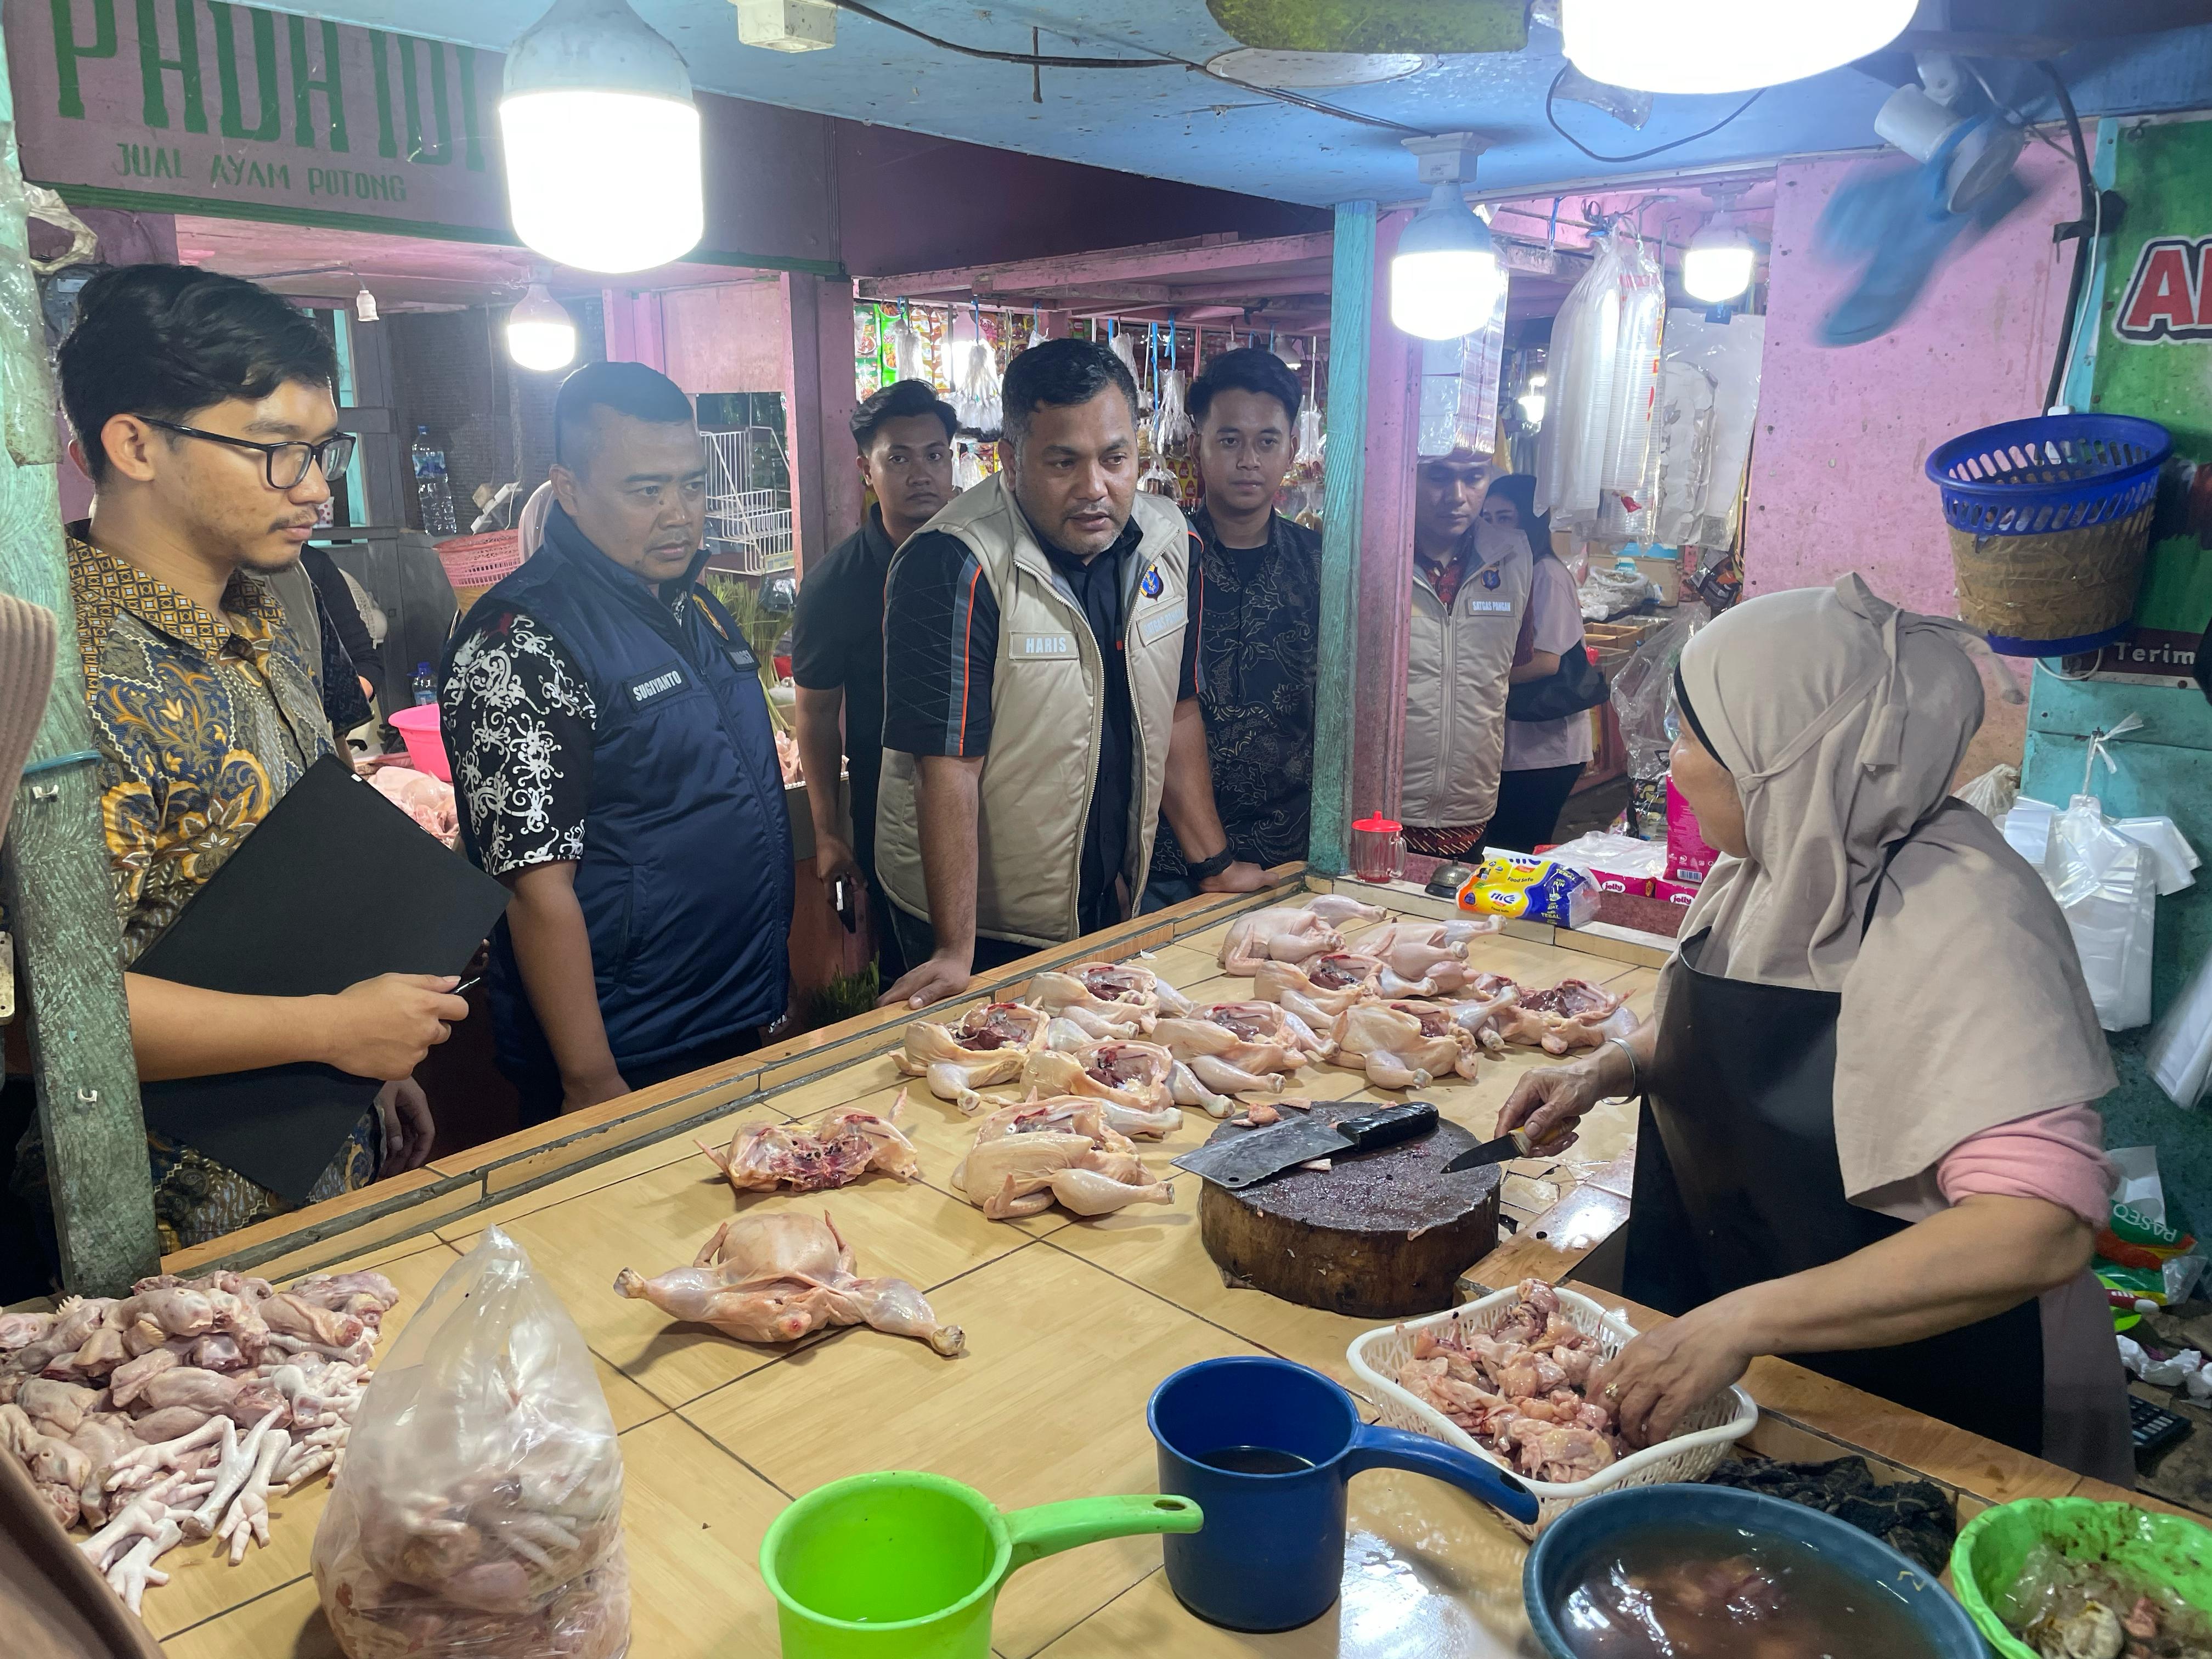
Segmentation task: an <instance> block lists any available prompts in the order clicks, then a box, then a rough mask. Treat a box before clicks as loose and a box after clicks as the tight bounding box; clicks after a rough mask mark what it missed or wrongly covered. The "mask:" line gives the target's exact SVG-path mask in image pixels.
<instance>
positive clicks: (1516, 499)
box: [1481, 472, 1590, 853]
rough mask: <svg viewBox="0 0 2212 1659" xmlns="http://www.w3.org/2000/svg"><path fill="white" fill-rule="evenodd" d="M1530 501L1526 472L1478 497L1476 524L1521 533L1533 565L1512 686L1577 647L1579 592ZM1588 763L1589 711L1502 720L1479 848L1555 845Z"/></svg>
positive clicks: (1545, 518) (1551, 669) (1543, 516)
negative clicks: (1492, 797)
mask: <svg viewBox="0 0 2212 1659" xmlns="http://www.w3.org/2000/svg"><path fill="white" fill-rule="evenodd" d="M1535 498H1536V480H1535V479H1534V477H1531V476H1530V475H1529V474H1528V473H1526V472H1511V473H1508V474H1506V475H1505V476H1504V477H1501V478H1496V479H1493V480H1492V483H1491V485H1490V490H1489V493H1488V494H1486V495H1484V497H1483V498H1482V511H1481V522H1482V523H1483V524H1485V525H1487V526H1491V527H1492V529H1493V530H1494V531H1498V532H1506V531H1516V530H1517V531H1519V532H1522V534H1523V535H1525V536H1526V537H1527V538H1528V551H1529V555H1530V556H1531V557H1532V558H1533V559H1534V568H1533V570H1532V572H1531V574H1530V578H1529V586H1528V616H1527V617H1526V618H1525V619H1524V620H1523V622H1522V628H1521V649H1520V650H1518V651H1516V653H1514V663H1513V671H1512V675H1511V677H1510V684H1513V685H1522V684H1527V683H1528V682H1529V681H1531V680H1541V679H1547V678H1550V677H1551V676H1552V675H1553V674H1556V673H1557V672H1559V663H1560V660H1561V659H1563V658H1565V656H1566V654H1567V653H1569V652H1571V651H1580V650H1583V649H1584V648H1585V647H1584V646H1583V601H1582V592H1581V590H1580V589H1578V588H1577V586H1575V579H1574V575H1573V573H1572V572H1571V571H1570V570H1568V568H1567V567H1566V566H1565V564H1564V563H1562V562H1560V560H1559V556H1558V555H1556V554H1555V553H1553V551H1552V520H1551V518H1550V515H1548V514H1547V513H1539V512H1537V511H1536V506H1535ZM1589 760H1590V716H1589V710H1587V709H1584V710H1583V711H1581V712H1580V713H1577V714H1568V715H1566V716H1565V717H1564V718H1562V719H1559V720H1515V719H1513V718H1512V717H1511V716H1510V714H1509V715H1508V716H1507V718H1506V721H1505V759H1504V769H1503V770H1502V771H1501V772H1500V774H1499V775H1498V810H1497V811H1496V812H1495V813H1493V814H1492V817H1491V820H1490V833H1489V835H1488V836H1486V837H1485V845H1486V846H1489V847H1500V848H1506V849H1508V850H1509V851H1512V852H1516V853H1533V852H1534V851H1535V850H1536V848H1539V847H1541V846H1547V845H1549V844H1550V843H1551V842H1553V841H1554V840H1556V839H1557V838H1558V837H1557V836H1556V834H1555V831H1556V830H1557V829H1558V827H1559V812H1560V811H1561V809H1562V808H1564V807H1565V805H1566V804H1567V797H1568V796H1569V795H1570V794H1571V793H1573V792H1574V787H1575V781H1576V780H1577V778H1579V777H1581V776H1582V775H1583V769H1584V768H1585V767H1587V766H1588V765H1589Z"/></svg>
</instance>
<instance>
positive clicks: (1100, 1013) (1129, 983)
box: [1022, 962, 1191, 1037]
mask: <svg viewBox="0 0 2212 1659" xmlns="http://www.w3.org/2000/svg"><path fill="white" fill-rule="evenodd" d="M1022 1000H1024V1001H1025V1002H1027V1003H1028V1004H1030V1006H1032V1007H1036V1008H1042V1009H1043V1010H1044V1011H1045V1012H1047V1013H1048V1014H1056V1015H1059V1016H1060V1017H1061V1018H1066V1019H1070V1020H1073V1021H1074V1023H1075V1024H1078V1025H1080V1026H1081V1027H1082V1028H1083V1029H1084V1030H1086V1031H1088V1032H1090V1033H1091V1036H1094V1037H1115V1036H1118V1037H1132V1036H1145V1035H1146V1033H1147V1032H1149V1031H1150V1030H1152V1023H1153V1021H1155V1020H1156V1019H1158V1018H1159V1017H1160V1016H1161V1015H1162V1014H1164V1013H1168V1014H1187V1013H1188V1012H1190V1007H1191V1004H1190V999H1189V998H1188V997H1186V996H1185V995H1183V994H1182V992H1180V991H1178V990H1176V987H1174V986H1172V985H1170V984H1169V983H1168V982H1167V981H1165V980H1164V979H1162V978H1161V977H1160V976H1159V975H1158V974H1155V973H1153V972H1152V970H1151V969H1146V968H1130V967H1125V966H1123V965H1122V964H1121V963H1118V962H1079V963H1076V964H1075V965H1074V966H1073V967H1072V968H1069V969H1066V971H1064V972H1060V973H1046V974H1039V975H1036V978H1034V979H1032V980H1030V983H1029V991H1028V994H1026V995H1025V996H1024V998H1023V999H1022Z"/></svg>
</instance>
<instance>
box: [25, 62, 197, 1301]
mask: <svg viewBox="0 0 2212 1659" xmlns="http://www.w3.org/2000/svg"><path fill="white" fill-rule="evenodd" d="M53 410H54V397H53V387H52V380H51V378H50V377H49V375H48V374H47V369H46V328H45V324H44V322H43V321H42V319H41V318H40V310H39V291H38V284H37V282H36V280H35V279H34V278H33V276H32V274H31V265H30V236H29V232H28V230H27V227H26V226H25V223H24V218H23V177H22V173H21V168H20V166H19V164H18V162H17V160H16V155H15V105H14V100H13V98H12V95H11V94H10V92H9V87H8V77H7V47H6V45H5V43H4V41H0V427H4V428H5V435H6V436H5V441H4V442H0V590H4V591H6V592H9V593H12V594H14V595H15V596H16V597H17V598H18V599H28V600H29V601H30V602H31V603H33V605H44V606H45V607H46V609H47V610H49V611H52V612H53V613H54V615H55V617H56V618H57V619H58V622H59V624H60V628H59V634H60V637H59V640H58V642H57V649H56V652H55V655H54V679H55V684H54V691H53V695H52V696H50V697H49V698H48V699H47V702H46V717H45V720H43V721H42V723H41V724H40V727H39V736H38V742H37V744H36V745H35V746H34V747H33V749H32V751H31V763H30V766H29V767H28V768H27V777H26V780H25V783H24V787H23V789H22V791H21V793H20V794H19V795H18V796H17V797H16V802H15V822H14V823H13V824H12V825H11V826H10V827H9V835H8V842H7V846H6V848H5V849H4V854H0V902H4V904H5V905H6V907H7V911H8V915H9V919H10V923H11V925H12V927H14V928H15V934H16V941H17V952H16V955H17V963H18V968H19V970H20V971H21V975H22V977H23V981H24V985H25V988H26V991H27V996H26V998H25V1000H26V1002H27V1004H28V1006H29V1009H30V1025H29V1034H30V1040H31V1062H32V1070H33V1073H35V1076H36V1081H37V1085H38V1098H39V1123H40V1130H41V1132H42V1133H43V1135H44V1138H45V1141H46V1169H47V1175H48V1184H49V1187H50V1188H51V1191H52V1196H53V1202H54V1217H55V1221H56V1224H57V1225H58V1229H59V1231H60V1238H61V1255H62V1283H63V1284H64V1286H65V1287H66V1288H68V1289H69V1290H70V1291H80V1292H83V1293H86V1294H105V1295H114V1294H118V1293H119V1292H122V1291H126V1290H127V1289H128V1288H129V1286H130V1284H131V1280H132V1279H137V1278H142V1277H143V1276H144V1275H146V1274H149V1273H155V1272H158V1271H159V1270H160V1266H161V1263H160V1259H159V1258H160V1249H159V1245H158V1243H157V1237H158V1236H157V1234H156V1232H155V1226H154V1193H153V1186H152V1179H151V1176H150V1174H149V1170H148V1169H147V1164H146V1129H145V1123H144V1121H143V1118H142V1117H141V1116H140V1114H139V1108H138V1072H137V1066H136V1065H135V1064H134V1063H133V1061H132V1059H131V1015H130V1010H129V1008H128V1006H126V1005H125V1001H124V997H123V972H122V967H121V963H122V959H123V957H122V944H123V938H122V930H121V928H120V927H118V924H117V922H116V919H115V908H114V902H113V901H112V898H111V897H110V896H109V892H110V890H109V885H108V874H107V860H106V848H105V845H104V843H103V841H102V839H101V836H100V816H99V801H98V796H97V789H98V781H97V771H96V769H95V768H94V766H93V765H91V764H88V763H87V760H86V758H85V757H87V756H88V753H89V751H90V750H91V749H92V746H93V744H92V725H91V720H90V719H89V717H88V715H87V714H86V712H85V706H84V679H83V669H82V663H81V660H80V659H79V657H78V654H77V643H76V616H75V614H74V611H73V610H72V608H71V606H70V595H69V573H68V567H67V565H66V563H65V562H64V558H63V554H62V527H61V500H60V496H59V495H58V491H57V489H56V487H55V471H56V468H57V467H58V465H59V463H60V460H61V447H60V442H59V440H58V436H57V435H56V432H55V428H54V414H53Z"/></svg>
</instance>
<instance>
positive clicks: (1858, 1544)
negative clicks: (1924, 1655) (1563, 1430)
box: [1521, 1485, 1989, 1659]
mask: <svg viewBox="0 0 2212 1659" xmlns="http://www.w3.org/2000/svg"><path fill="white" fill-rule="evenodd" d="M1683 1526H1703V1527H1724V1528H1738V1527H1740V1528H1742V1529H1743V1530H1744V1531H1746V1532H1748V1533H1751V1534H1755V1535H1757V1536H1759V1537H1764V1538H1784V1539H1792V1540H1795V1541H1797V1542H1799V1543H1802V1544H1803V1545H1805V1546H1806V1547H1808V1548H1810V1549H1813V1550H1815V1551H1817V1552H1818V1553H1820V1555H1821V1556H1822V1557H1824V1558H1825V1559H1826V1560H1827V1561H1828V1562H1830V1563H1831V1564H1832V1565H1834V1566H1836V1567H1838V1568H1840V1569H1841V1570H1842V1571H1844V1572H1846V1573H1848V1574H1849V1575H1850V1576H1851V1577H1854V1578H1860V1579H1863V1580H1865V1581H1866V1583H1869V1584H1878V1585H1882V1586H1885V1587H1886V1588H1887V1589H1888V1590H1890V1591H1891V1592H1893V1593H1894V1594H1895V1595H1898V1596H1899V1598H1901V1599H1902V1600H1903V1601H1904V1602H1905V1607H1906V1610H1907V1612H1908V1613H1910V1614H1911V1617H1912V1619H1913V1620H1915V1622H1916V1623H1917V1624H1918V1626H1919V1627H1920V1629H1921V1630H1922V1632H1923V1633H1924V1634H1925V1635H1926V1637H1927V1638H1928V1640H1929V1644H1930V1645H1931V1646H1932V1647H1933V1648H1934V1650H1935V1651H1936V1653H1938V1654H1940V1655H1942V1659H1986V1656H1987V1654H1988V1651H1989V1650H1988V1649H1987V1648H1986V1647H1984V1645H1983V1642H1982V1637H1981V1632H1979V1631H1978V1630H1976V1629H1975V1628H1974V1621H1973V1620H1972V1619H1969V1618H1968V1617H1967V1616H1966V1609H1965V1608H1964V1607H1960V1605H1959V1604H1958V1602H1957V1601H1954V1600H1953V1599H1952V1596H1951V1594H1950V1592H1949V1591H1948V1590H1946V1589H1944V1588H1943V1587H1942V1585H1941V1584H1939V1583H1936V1580H1935V1579H1934V1578H1932V1577H1929V1575H1928V1574H1927V1573H1926V1572H1924V1571H1922V1570H1921V1568H1920V1567H1919V1566H1918V1565H1916V1564H1915V1563H1914V1562H1912V1561H1910V1560H1908V1559H1906V1558H1905V1557H1904V1556H1902V1555H1899V1553H1897V1552H1896V1551H1895V1550H1893V1549H1892V1548H1890V1547H1889V1546H1888V1545H1887V1544H1885V1543H1883V1542H1882V1541H1881V1540H1880V1539H1879V1538H1875V1537H1874V1536H1872V1535H1871V1534H1867V1533H1863V1532H1861V1531H1860V1530H1859V1529H1858V1528H1857V1527H1853V1526H1847V1525H1846V1524H1844V1522H1841V1521H1838V1520H1837V1519H1836V1517H1835V1516H1832V1515H1823V1514H1822V1513H1821V1512H1820V1510H1810V1509H1807V1508H1806V1507H1805V1506H1804V1505H1803V1504H1792V1503H1790V1502H1788V1501H1787V1500H1785V1499H1783V1498H1770V1497H1768V1496H1767V1495H1766V1494H1765V1492H1743V1491H1740V1490H1738V1489H1737V1488H1735V1487H1733V1486H1690V1485H1674V1486H1625V1487H1621V1488H1620V1489H1619V1490H1617V1491H1613V1492H1601V1493H1600V1494H1599V1495H1598V1496H1597V1497H1595V1498H1585V1499H1584V1500H1583V1502H1581V1503H1579V1504H1576V1505H1575V1506H1574V1507H1573V1508H1572V1509H1571V1510H1567V1511H1566V1513H1565V1514H1564V1515H1562V1516H1560V1517H1559V1519H1558V1520H1556V1521H1554V1522H1552V1524H1551V1525H1550V1526H1548V1527H1547V1528H1545V1529H1544V1531H1543V1534H1542V1535H1541V1536H1540V1537H1539V1538H1538V1539H1537V1540H1536V1542H1535V1543H1534V1546H1533V1547H1531V1548H1530V1549H1529V1551H1528V1564H1527V1565H1525V1566H1524V1567H1523V1568H1522V1573H1521V1593H1522V1597H1523V1598H1524V1599H1525V1600H1526V1601H1527V1602H1528V1623H1529V1625H1530V1626H1531V1627H1532V1628H1533V1629H1534V1631H1535V1632H1536V1639H1537V1641H1538V1642H1540V1643H1541V1644H1543V1649H1544V1651H1545V1652H1546V1653H1547V1654H1550V1655H1551V1656H1553V1659H1575V1652H1574V1650H1573V1649H1572V1648H1571V1647H1569V1646H1568V1645H1567V1644H1566V1640H1565V1637H1564V1635H1563V1634H1562V1632H1560V1629H1559V1620H1558V1619H1557V1617H1556V1614H1557V1612H1558V1609H1559V1606H1560V1604H1561V1603H1563V1602H1564V1601H1565V1600H1566V1598H1567V1596H1568V1595H1570V1594H1571V1593H1572V1591H1573V1590H1574V1589H1575V1588H1576V1585H1577V1583H1579V1582H1580V1579H1581V1576H1582V1571H1583V1565H1584V1564H1585V1563H1586V1562H1587V1561H1588V1560H1589V1557H1590V1555H1591V1553H1593V1552H1594V1551H1595V1550H1596V1549H1597V1548H1598V1547H1600V1546H1601V1545H1604V1544H1607V1543H1609V1542H1612V1541H1615V1540H1617V1539H1619V1538H1620V1537H1621V1536H1622V1535H1623V1534H1631V1533H1644V1532H1665V1531H1671V1530H1673V1529H1674V1528H1679V1527H1683Z"/></svg>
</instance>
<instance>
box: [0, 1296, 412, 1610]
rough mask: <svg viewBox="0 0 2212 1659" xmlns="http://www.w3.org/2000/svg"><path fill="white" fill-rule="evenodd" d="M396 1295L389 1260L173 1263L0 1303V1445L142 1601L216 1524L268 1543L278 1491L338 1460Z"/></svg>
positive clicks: (220, 1533) (235, 1535)
mask: <svg viewBox="0 0 2212 1659" xmlns="http://www.w3.org/2000/svg"><path fill="white" fill-rule="evenodd" d="M398 1299H399V1297H398V1291H395V1290H394V1289H393V1288H392V1282H391V1280H389V1279H386V1278H385V1277H384V1276H383V1275H382V1274H381V1273H337V1274H329V1273H322V1274H317V1275H315V1276H314V1277H313V1278H309V1279H301V1280H300V1281H299V1282H298V1283H297V1284H295V1285H292V1286H291V1287H290V1288H289V1290H284V1291H279V1290H277V1289H276V1287H275V1286H274V1285H271V1284H270V1282H269V1281H268V1280H267V1279H255V1278H252V1277H250V1276H248V1275H246V1274H243V1273H229V1272H217V1273H209V1274H206V1275H205V1276H204V1277H201V1278H197V1279H179V1278H176V1277H174V1276H173V1275H171V1274H167V1273H165V1274H162V1275H161V1277H159V1278H155V1279H141V1280H139V1281H138V1283H137V1285H133V1286H132V1287H131V1295H130V1296H128V1297H70V1298H68V1299H66V1300H65V1301H64V1302H63V1304H61V1307H60V1309H59V1310H58V1311H57V1312H54V1313H11V1314H6V1315H0V1445H4V1448H5V1450H6V1451H7V1453H8V1455H10V1456H13V1457H15V1458H16V1459H17V1460H18V1461H19V1462H21V1463H22V1465H23V1467H24V1468H26V1469H27V1470H28V1471H29V1472H30V1475H31V1479H32V1481H33V1483H34V1484H35V1485H36V1486H37V1487H38V1489H39V1492H40V1496H41V1497H42V1498H44V1499H45V1500H46V1504H47V1505H48V1507H49V1509H50V1510H52V1514H53V1517H54V1519H55V1520H56V1521H58V1522H60V1523H61V1524H62V1525H63V1526H64V1527H65V1528H66V1527H72V1526H76V1525H77V1524H78V1523H80V1522H82V1524H83V1525H85V1526H86V1527H87V1528H93V1529H94V1530H93V1532H92V1535H91V1536H90V1537H89V1538H88V1539H86V1540H85V1541H83V1542H82V1544H80V1545H79V1546H78V1547H79V1548H81V1549H82V1550H83V1552H84V1553H85V1554H86V1555H87V1556H88V1558H89V1559H91V1560H92V1562H93V1564H94V1565H95V1566H97V1567H99V1568H100V1570H101V1571H103V1572H105V1573H106V1576H107V1582H108V1583H110V1584H112V1585H113V1586H114V1588H115V1590H116V1593H117V1594H118V1595H121V1596H122V1598H123V1599H124V1601H125V1602H126V1603H127V1604H129V1606H130V1607H131V1610H132V1611H133V1612H134V1613H135V1612H136V1611H137V1609H138V1607H139V1604H140V1600H141V1598H142V1597H143V1595H145V1592H146V1587H147V1586H148V1585H149V1584H162V1583H167V1582H168V1575H167V1573H165V1572H162V1571H161V1570H159V1569H158V1568H157V1567H155V1565H154V1564H155V1562H156V1561H157V1560H159V1559H161V1557H162V1556H163V1555H164V1554H166V1553H167V1552H168V1551H169V1550H171V1549H173V1548H174V1547H176V1546H177V1545H178V1544H179V1543H182V1542H185V1541H198V1540H201V1539H205V1538H216V1539H219V1540H221V1541H222V1542H224V1543H226V1544H228V1546H229V1550H230V1560H231V1563H232V1565H237V1564H238V1563H240V1562H241V1561H243V1560H244V1559H246V1547H247V1546H248V1545H249V1544H252V1543H258V1544H262V1545H266V1544H267V1543H268V1541H269V1499H270V1494H271V1493H272V1492H275V1493H280V1494H281V1493H284V1492H291V1491H292V1490H293V1489H294V1488H295V1487H297V1486H301V1484H302V1483H304V1482H306V1481H307V1480H312V1479H313V1477H314V1476H316V1475H318V1474H323V1473H325V1471H327V1472H329V1473H331V1474H335V1473H336V1472H337V1468H338V1465H339V1463H340V1462H342V1461H343V1458H344V1455H345V1445H346V1437H347V1435H348V1434H349V1431H350V1430H351V1427H352V1423H353V1415H354V1411H355V1407H356V1406H357V1405H358V1404H359V1402H360V1400H361V1395H362V1389H364V1388H366V1387H367V1386H368V1378H369V1375H370V1373H369V1370H368V1362H369V1356H370V1352H371V1350H372V1349H373V1348H374V1346H375V1342H376V1339H377V1334H378V1326H379V1323H380V1321H381V1320H382V1319H383V1316H384V1315H385V1313H386V1310H389V1309H390V1308H391V1306H392V1304H393V1303H395V1302H397V1301H398Z"/></svg>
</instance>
